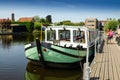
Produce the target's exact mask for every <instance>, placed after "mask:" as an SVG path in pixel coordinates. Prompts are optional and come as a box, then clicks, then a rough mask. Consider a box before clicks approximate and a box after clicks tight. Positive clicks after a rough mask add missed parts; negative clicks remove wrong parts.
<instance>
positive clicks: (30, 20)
mask: <svg viewBox="0 0 120 80" xmlns="http://www.w3.org/2000/svg"><path fill="white" fill-rule="evenodd" d="M33 21H34V18H33V17H24V18H20V19H19V20H18V22H33Z"/></svg>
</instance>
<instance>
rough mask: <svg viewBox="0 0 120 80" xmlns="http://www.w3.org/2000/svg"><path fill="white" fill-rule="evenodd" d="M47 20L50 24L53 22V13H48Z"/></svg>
mask: <svg viewBox="0 0 120 80" xmlns="http://www.w3.org/2000/svg"><path fill="white" fill-rule="evenodd" d="M46 21H47V22H48V23H49V24H51V23H52V18H51V15H47V16H46Z"/></svg>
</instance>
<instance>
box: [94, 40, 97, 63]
mask: <svg viewBox="0 0 120 80" xmlns="http://www.w3.org/2000/svg"><path fill="white" fill-rule="evenodd" d="M96 43H97V39H95V53H94V64H95V63H96V62H95V57H96Z"/></svg>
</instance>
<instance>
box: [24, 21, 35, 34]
mask: <svg viewBox="0 0 120 80" xmlns="http://www.w3.org/2000/svg"><path fill="white" fill-rule="evenodd" d="M26 28H27V30H28V32H32V31H33V30H34V23H33V22H27V23H26Z"/></svg>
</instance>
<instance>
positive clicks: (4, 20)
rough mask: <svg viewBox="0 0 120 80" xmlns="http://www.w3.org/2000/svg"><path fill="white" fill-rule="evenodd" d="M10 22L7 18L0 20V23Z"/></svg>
mask: <svg viewBox="0 0 120 80" xmlns="http://www.w3.org/2000/svg"><path fill="white" fill-rule="evenodd" d="M10 21H11V20H10V19H9V18H8V19H0V22H10Z"/></svg>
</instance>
